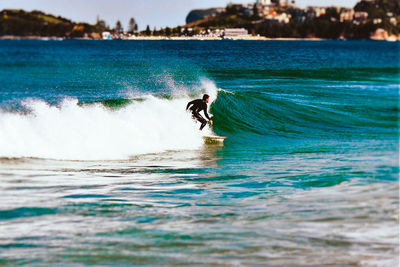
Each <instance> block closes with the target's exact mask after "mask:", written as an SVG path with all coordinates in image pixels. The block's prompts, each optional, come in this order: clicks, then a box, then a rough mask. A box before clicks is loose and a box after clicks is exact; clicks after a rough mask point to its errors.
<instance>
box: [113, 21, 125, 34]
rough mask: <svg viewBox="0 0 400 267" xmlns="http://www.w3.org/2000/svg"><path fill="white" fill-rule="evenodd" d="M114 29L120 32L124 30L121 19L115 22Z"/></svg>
mask: <svg viewBox="0 0 400 267" xmlns="http://www.w3.org/2000/svg"><path fill="white" fill-rule="evenodd" d="M114 31H115V32H117V33H121V32H123V31H124V29H123V28H122V24H121V21H119V20H118V21H117V23H116V24H115V28H114Z"/></svg>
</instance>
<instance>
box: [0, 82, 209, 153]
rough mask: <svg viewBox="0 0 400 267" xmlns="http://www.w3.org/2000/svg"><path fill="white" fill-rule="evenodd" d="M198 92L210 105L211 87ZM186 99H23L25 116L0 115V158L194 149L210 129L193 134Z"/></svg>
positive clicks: (185, 96)
mask: <svg viewBox="0 0 400 267" xmlns="http://www.w3.org/2000/svg"><path fill="white" fill-rule="evenodd" d="M201 89H202V90H201V92H204V93H207V94H209V95H210V97H211V99H212V101H215V99H216V97H217V88H216V87H215V84H214V83H212V82H211V81H207V80H204V81H202V87H201ZM199 91H200V90H199ZM179 93H180V94H181V95H177V94H179ZM198 96H199V98H201V95H198ZM131 97H132V98H133V99H137V98H138V96H132V95H131ZM189 101H191V99H190V98H189V96H188V94H187V93H184V92H182V91H181V90H180V92H175V93H174V95H172V98H170V99H166V98H162V97H157V96H152V95H143V94H142V95H140V101H135V100H132V103H131V104H129V105H127V106H124V107H122V108H119V109H116V110H115V109H114V110H113V109H110V108H107V107H106V106H104V105H103V104H101V103H94V104H80V103H79V101H78V100H77V99H64V100H63V101H62V102H61V103H60V104H58V105H50V104H48V103H46V102H44V101H41V100H32V99H31V100H23V101H22V105H21V106H22V107H21V108H22V109H24V110H27V112H24V113H21V112H13V113H10V112H4V111H2V112H1V113H0V157H5V158H19V157H31V158H47V159H69V160H112V159H114V160H118V159H128V158H129V157H132V156H135V155H140V154H147V153H160V152H165V151H169V150H178V151H179V150H191V149H198V148H199V147H201V146H202V145H203V143H204V141H203V138H202V136H204V135H211V134H212V130H211V129H210V128H209V127H206V128H205V129H204V130H203V131H201V132H200V131H199V130H198V128H199V125H196V124H195V121H194V120H193V119H192V118H191V115H190V113H189V112H187V111H186V110H185V108H186V105H187V103H188V102H189ZM211 103H212V102H210V104H211Z"/></svg>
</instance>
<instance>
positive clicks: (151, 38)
mask: <svg viewBox="0 0 400 267" xmlns="http://www.w3.org/2000/svg"><path fill="white" fill-rule="evenodd" d="M0 40H41V41H63V40H94V41H99V40H104V39H94V38H66V37H57V36H35V35H32V36H16V35H3V36H0ZM113 40H122V41H222V40H232V41H354V40H364V39H323V38H316V37H310V38H295V37H279V38H270V37H265V36H238V37H234V38H226V39H224V38H221V37H210V36H204V37H201V36H194V37H186V36H169V37H168V36H132V37H126V38H122V39H113ZM113 40H106V41H113ZM365 40H367V41H368V40H369V41H388V42H393V41H394V42H396V41H400V36H399V37H398V38H396V39H383V38H370V39H365Z"/></svg>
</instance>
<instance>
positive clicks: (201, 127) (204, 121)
mask: <svg viewBox="0 0 400 267" xmlns="http://www.w3.org/2000/svg"><path fill="white" fill-rule="evenodd" d="M206 125H207V121H206V120H205V119H203V121H202V122H201V126H200V131H201V130H203V128H204V126H206Z"/></svg>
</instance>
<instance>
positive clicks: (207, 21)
mask: <svg viewBox="0 0 400 267" xmlns="http://www.w3.org/2000/svg"><path fill="white" fill-rule="evenodd" d="M254 10H255V9H249V8H245V7H244V6H241V5H228V6H227V7H226V10H225V12H222V13H218V14H216V15H214V16H203V17H200V18H199V19H198V20H197V21H191V23H190V24H189V23H188V24H187V25H185V26H183V27H184V28H197V32H201V31H202V30H204V29H206V30H208V29H210V30H214V29H223V28H245V29H247V30H248V32H249V33H251V34H254V35H256V34H259V35H261V36H267V37H271V38H282V37H283V38H314V37H316V38H324V39H342V38H345V39H369V38H370V37H371V36H372V35H373V34H374V33H375V32H376V31H378V30H381V29H383V30H385V31H386V32H387V34H389V35H396V36H397V35H399V34H400V0H373V1H371V0H368V1H367V0H361V1H359V2H358V3H357V4H356V5H355V7H354V9H350V10H351V11H349V9H348V8H340V7H339V8H338V7H326V8H324V13H323V14H322V15H316V14H317V12H316V11H314V10H312V9H306V10H302V9H299V8H296V7H290V6H289V7H279V8H276V10H275V11H269V12H268V14H267V15H265V13H264V14H261V13H258V14H257V13H255V11H254ZM204 11H206V10H204ZM257 11H259V10H257ZM192 12H193V11H192ZM192 12H191V13H189V14H192ZM346 12H347V13H349V12H352V13H351V14H352V16H353V17H352V18H350V19H348V18H346ZM196 13H197V14H202V13H201V12H200V11H199V10H196ZM203 14H204V13H203ZM285 14H286V18H290V20H288V21H287V22H284V21H283V19H282V20H280V19H281V18H282V17H283V16H282V15H285ZM364 14H365V15H364Z"/></svg>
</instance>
